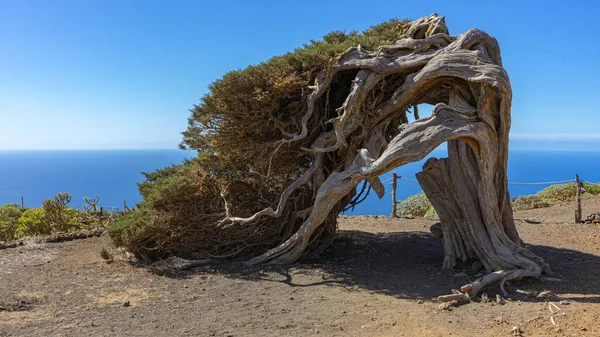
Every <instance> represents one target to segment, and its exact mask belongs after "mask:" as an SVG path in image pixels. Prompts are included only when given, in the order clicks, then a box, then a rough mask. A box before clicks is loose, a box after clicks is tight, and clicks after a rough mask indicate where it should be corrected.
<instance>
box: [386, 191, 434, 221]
mask: <svg viewBox="0 0 600 337" xmlns="http://www.w3.org/2000/svg"><path fill="white" fill-rule="evenodd" d="M396 212H397V214H399V215H401V216H409V217H424V216H436V215H437V213H436V212H435V209H434V208H433V206H432V205H431V203H430V202H429V199H427V196H426V195H425V193H423V192H421V193H419V194H416V195H413V196H410V197H408V198H407V199H406V200H402V201H400V202H399V203H398V204H397V205H396Z"/></svg>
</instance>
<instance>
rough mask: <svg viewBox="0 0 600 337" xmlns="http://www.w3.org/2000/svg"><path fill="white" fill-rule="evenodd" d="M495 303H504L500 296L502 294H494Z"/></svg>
mask: <svg viewBox="0 0 600 337" xmlns="http://www.w3.org/2000/svg"><path fill="white" fill-rule="evenodd" d="M496 303H498V304H500V305H504V304H506V301H505V300H504V299H503V298H502V296H500V294H496Z"/></svg>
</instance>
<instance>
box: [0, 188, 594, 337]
mask: <svg viewBox="0 0 600 337" xmlns="http://www.w3.org/2000/svg"><path fill="white" fill-rule="evenodd" d="M583 206H584V209H583V214H584V215H587V214H590V213H592V212H594V211H600V197H595V198H591V199H585V200H584V201H583ZM515 218H516V219H518V220H517V226H518V230H519V233H520V234H521V237H522V239H523V240H524V241H525V242H526V243H528V244H530V248H531V249H532V250H533V251H534V252H535V253H536V254H538V255H540V256H542V257H543V258H545V259H546V260H547V261H548V262H549V263H550V265H551V266H552V268H553V271H554V272H555V273H556V274H557V275H558V277H560V278H562V279H563V281H562V282H543V281H528V280H525V281H519V282H512V283H509V284H508V285H507V286H506V290H507V291H508V292H509V293H510V298H503V300H504V304H500V303H497V302H496V294H497V293H499V290H498V289H492V290H490V291H488V292H487V293H486V294H487V295H488V296H487V297H488V298H489V299H490V300H489V301H488V302H484V301H481V300H480V299H478V300H477V301H475V302H472V303H469V304H466V305H462V306H459V307H456V308H452V309H451V310H440V309H439V308H438V307H439V305H440V303H438V302H437V301H436V300H435V298H436V297H437V296H438V295H443V294H448V293H450V289H452V288H455V289H457V288H459V287H460V286H461V285H463V284H465V283H467V282H469V281H472V280H473V279H475V275H476V274H477V272H478V271H475V270H473V269H472V268H471V266H464V268H459V269H455V270H442V269H441V264H442V258H443V250H442V246H441V241H440V240H439V239H438V238H437V237H435V236H433V235H431V234H430V233H429V226H430V225H431V224H432V223H434V222H435V221H436V220H435V219H433V218H430V219H427V218H426V219H391V218H386V217H342V218H341V221H340V235H339V236H338V237H337V238H336V239H335V241H334V243H333V244H332V245H331V246H330V248H329V249H328V250H327V251H326V252H325V253H324V254H323V255H322V256H321V257H320V258H319V259H317V260H313V261H309V262H305V263H299V264H294V265H291V266H267V267H265V266H263V267H256V268H250V269H242V268H239V266H236V265H230V266H220V267H205V268H201V269H199V270H196V271H192V272H165V271H164V270H162V271H161V270H157V269H153V268H145V267H140V266H138V265H136V264H135V263H132V262H130V261H127V260H126V259H117V260H116V261H114V262H112V263H107V262H105V261H104V260H103V259H102V258H101V257H100V250H101V249H102V248H103V247H105V246H106V245H107V242H108V239H107V238H106V237H104V236H103V237H94V238H89V239H83V240H76V241H70V242H61V243H45V244H43V243H35V242H32V243H31V244H26V245H23V246H19V247H17V248H13V249H4V250H0V336H5V335H6V336H22V335H27V336H43V335H58V336H60V335H68V336H80V335H93V336H119V335H127V336H149V335H159V336H162V335H165V336H166V335H169V336H179V335H192V336H248V335H252V336H272V335H278V336H306V335H313V336H314V335H323V336H336V335H340V336H341V335H344V336H346V335H350V336H358V335H360V336H447V335H454V336H511V335H523V336H538V335H544V336H549V335H550V336H553V335H558V336H563V335H564V336H598V335H600V317H599V316H600V281H599V280H600V227H598V226H595V225H589V224H588V225H585V224H574V223H572V221H573V206H572V205H562V206H554V207H551V208H544V209H536V210H528V211H519V212H516V214H515ZM460 273H464V274H460ZM456 274H459V275H456ZM546 290H549V291H551V292H553V293H554V294H555V295H556V297H554V296H553V294H552V293H545V294H546V295H547V296H546V297H538V294H540V293H542V292H543V291H546ZM542 295H543V294H542ZM125 302H128V306H124V303H125ZM551 303H552V304H551ZM553 305H555V306H556V307H558V308H559V309H556V307H554V306H553ZM552 320H554V323H553V322H552ZM514 327H517V328H516V329H513V328H514Z"/></svg>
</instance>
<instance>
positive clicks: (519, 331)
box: [510, 326, 523, 336]
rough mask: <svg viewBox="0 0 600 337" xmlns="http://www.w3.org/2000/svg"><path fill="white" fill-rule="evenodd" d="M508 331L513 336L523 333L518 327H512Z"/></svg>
mask: <svg viewBox="0 0 600 337" xmlns="http://www.w3.org/2000/svg"><path fill="white" fill-rule="evenodd" d="M510 331H511V332H512V334H513V335H514V336H521V334H522V333H523V330H521V328H520V327H518V326H513V328H512V329H511V330H510Z"/></svg>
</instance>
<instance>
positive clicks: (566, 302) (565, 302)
mask: <svg viewBox="0 0 600 337" xmlns="http://www.w3.org/2000/svg"><path fill="white" fill-rule="evenodd" d="M558 303H560V304H562V305H569V304H571V302H569V301H560V302H558Z"/></svg>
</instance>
